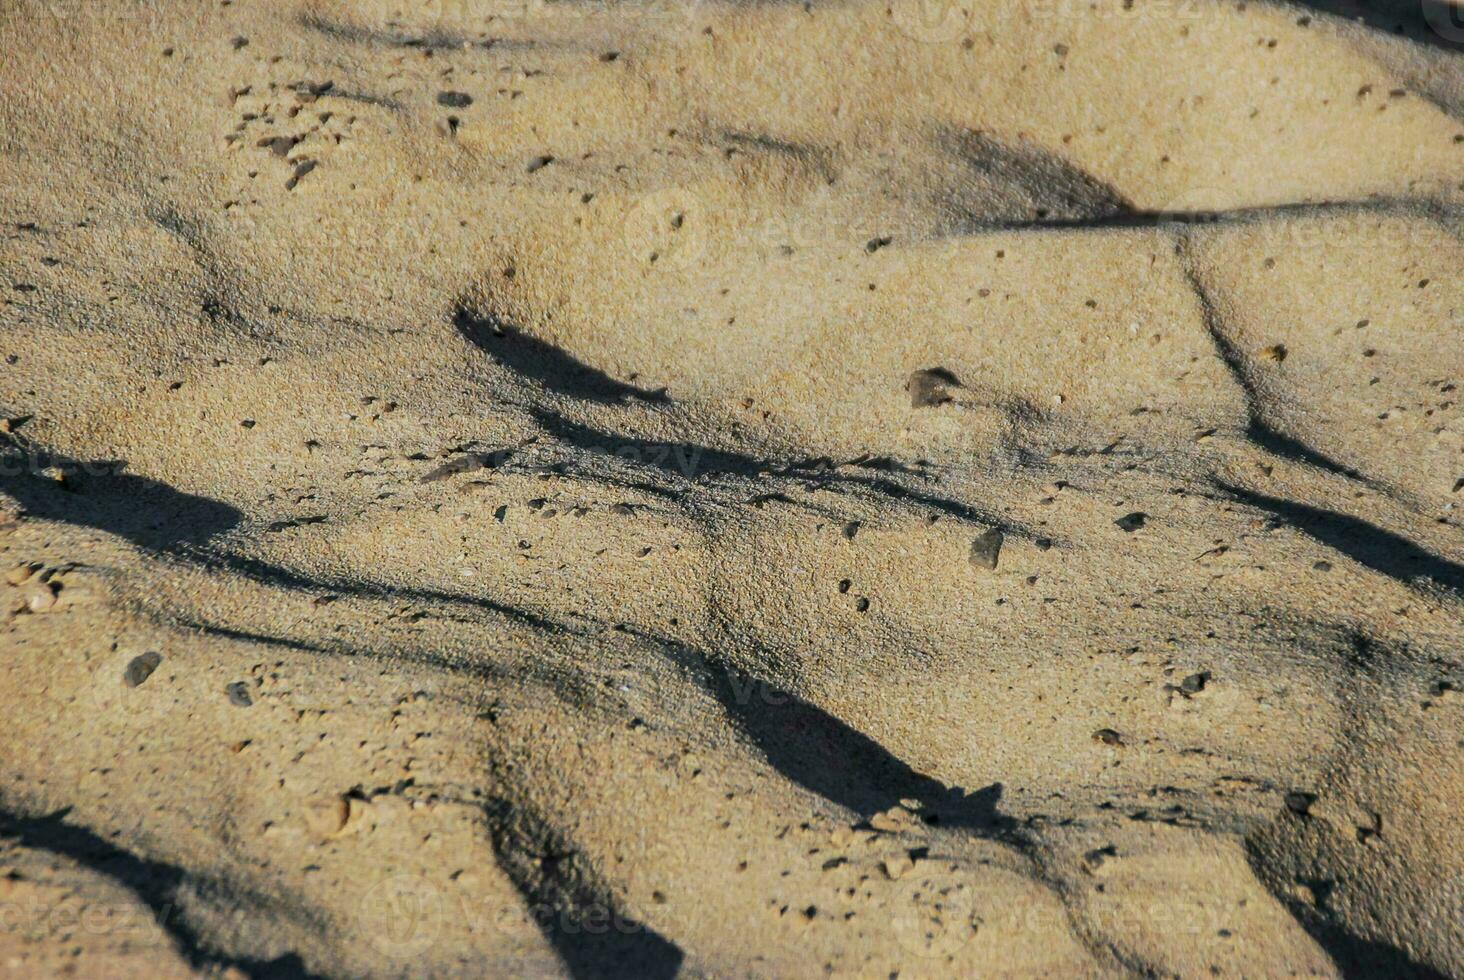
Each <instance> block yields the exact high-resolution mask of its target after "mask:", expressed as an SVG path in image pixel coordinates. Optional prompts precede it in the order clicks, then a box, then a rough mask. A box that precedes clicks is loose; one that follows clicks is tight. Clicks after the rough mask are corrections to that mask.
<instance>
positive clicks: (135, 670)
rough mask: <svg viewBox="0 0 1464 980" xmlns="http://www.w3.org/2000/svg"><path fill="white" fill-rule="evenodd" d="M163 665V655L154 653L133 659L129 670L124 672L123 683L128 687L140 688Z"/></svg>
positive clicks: (128, 666)
mask: <svg viewBox="0 0 1464 980" xmlns="http://www.w3.org/2000/svg"><path fill="white" fill-rule="evenodd" d="M162 663H163V655H162V654H160V653H156V652H153V651H149V652H147V653H144V654H143V655H142V656H140V657H133V658H132V662H131V663H129V664H128V665H127V669H126V670H125V671H123V672H122V683H124V684H126V685H127V686H128V687H140V686H141V685H142V683H143V682H144V681H146V680H147V679H148V678H149V677H151V676H152V675H153V671H155V670H157V669H158V667H160V666H161V665H162Z"/></svg>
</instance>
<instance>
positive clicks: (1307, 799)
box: [1285, 790, 1317, 817]
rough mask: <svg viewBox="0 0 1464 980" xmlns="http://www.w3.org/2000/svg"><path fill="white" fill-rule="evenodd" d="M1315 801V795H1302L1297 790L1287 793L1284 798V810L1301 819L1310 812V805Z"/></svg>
mask: <svg viewBox="0 0 1464 980" xmlns="http://www.w3.org/2000/svg"><path fill="white" fill-rule="evenodd" d="M1316 801H1317V795H1316V794H1315V793H1303V792H1301V791H1299V790H1293V791H1292V792H1290V793H1287V794H1286V798H1285V803H1286V809H1288V810H1290V811H1291V812H1292V813H1294V814H1296V815H1297V816H1302V817H1304V816H1306V815H1307V814H1308V813H1310V812H1311V808H1312V804H1313V803H1315V802H1316Z"/></svg>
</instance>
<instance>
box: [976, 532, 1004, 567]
mask: <svg viewBox="0 0 1464 980" xmlns="http://www.w3.org/2000/svg"><path fill="white" fill-rule="evenodd" d="M1005 540H1006V535H1004V534H1002V533H1001V530H1000V529H998V528H991V529H990V530H988V531H983V532H981V534H979V535H977V536H976V540H975V541H972V542H971V556H970V561H971V564H973V565H975V566H976V567H977V568H986V569H991V570H995V569H996V563H997V561H998V560H999V559H1000V557H1001V545H1002V542H1003V541H1005Z"/></svg>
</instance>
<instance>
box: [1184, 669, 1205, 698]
mask: <svg viewBox="0 0 1464 980" xmlns="http://www.w3.org/2000/svg"><path fill="white" fill-rule="evenodd" d="M1209 682H1210V672H1209V671H1208V670H1202V671H1200V672H1199V673H1198V674H1190V675H1189V676H1188V677H1186V678H1185V679H1184V680H1182V681H1180V682H1179V689H1180V690H1181V691H1183V692H1184V693H1186V694H1199V693H1200V692H1201V691H1203V690H1204V689H1205V685H1206V684H1208V683H1209Z"/></svg>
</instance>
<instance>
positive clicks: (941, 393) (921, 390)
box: [905, 368, 961, 408]
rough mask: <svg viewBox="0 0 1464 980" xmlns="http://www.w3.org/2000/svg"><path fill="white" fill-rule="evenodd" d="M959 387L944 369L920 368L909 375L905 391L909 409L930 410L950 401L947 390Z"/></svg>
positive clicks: (959, 383)
mask: <svg viewBox="0 0 1464 980" xmlns="http://www.w3.org/2000/svg"><path fill="white" fill-rule="evenodd" d="M959 387H961V382H960V380H959V379H958V378H957V377H956V376H955V375H954V374H952V373H951V372H949V371H947V370H946V369H945V368H922V369H920V370H919V371H916V372H914V373H912V374H911V375H910V378H909V380H908V381H906V382H905V390H906V391H908V392H909V393H910V407H911V408H930V407H931V406H933V405H944V404H945V403H946V402H948V401H950V400H951V395H950V392H948V391H947V390H946V389H947V388H959Z"/></svg>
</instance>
